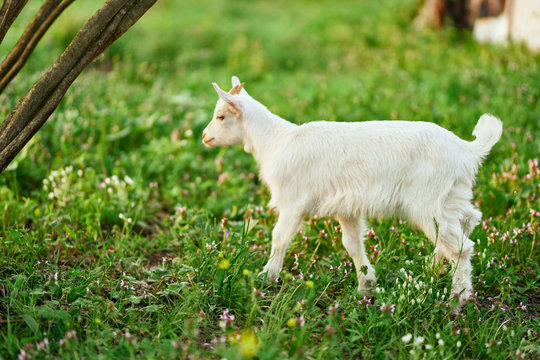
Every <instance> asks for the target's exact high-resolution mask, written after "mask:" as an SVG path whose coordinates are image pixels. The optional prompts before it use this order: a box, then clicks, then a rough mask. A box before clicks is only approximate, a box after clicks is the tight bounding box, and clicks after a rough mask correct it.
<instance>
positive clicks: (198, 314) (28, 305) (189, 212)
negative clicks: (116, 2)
mask: <svg viewBox="0 0 540 360" xmlns="http://www.w3.org/2000/svg"><path fill="white" fill-rule="evenodd" d="M99 3H100V2H98V3H96V4H92V3H91V2H89V1H87V2H75V3H74V4H73V5H71V7H70V8H69V9H68V10H67V11H66V12H65V13H64V14H63V15H62V16H61V17H60V18H59V19H58V21H57V22H56V23H55V24H54V25H53V27H52V29H51V30H50V31H49V32H48V33H47V34H46V35H45V37H44V38H43V40H42V42H41V44H40V45H39V46H38V48H37V49H36V51H35V53H34V54H33V55H32V57H31V58H30V59H29V61H28V63H27V65H26V67H25V68H24V69H23V71H22V72H21V73H20V74H19V75H18V77H17V78H16V79H15V81H14V82H13V83H12V84H11V85H10V86H9V87H8V88H7V89H6V91H5V92H4V94H2V95H0V119H4V118H5V117H6V116H7V114H8V113H9V111H10V110H11V108H12V107H13V106H14V105H15V103H16V101H17V99H18V98H20V97H21V96H22V95H23V94H24V93H25V92H26V91H27V89H28V88H29V87H30V86H31V85H32V84H33V83H34V82H35V81H36V80H37V78H38V77H39V75H40V73H41V72H42V71H43V70H44V69H45V68H46V67H47V66H49V65H50V64H51V63H52V62H53V61H54V60H55V59H56V58H57V57H58V56H59V54H60V53H61V52H62V51H63V49H64V48H65V46H66V45H67V44H68V43H69V41H70V40H71V38H72V37H73V35H74V34H75V32H76V31H77V30H78V28H79V27H80V26H82V24H83V23H84V22H85V21H86V19H87V18H88V17H89V16H90V14H91V13H92V11H93V10H95V9H96V8H97V7H99ZM417 4H418V1H416V0H407V1H400V0H385V1H368V0H363V1H354V2H353V1H342V0H338V1H327V0H324V1H317V2H313V1H295V2H291V1H283V0H276V1H235V2H228V1H224V0H212V1H210V0H200V1H194V0H191V1H172V0H168V1H166V0H161V1H159V2H158V4H157V5H155V6H154V7H153V8H152V9H151V10H150V11H149V12H148V13H147V14H146V15H145V16H144V17H143V18H142V19H141V20H140V22H138V23H137V24H136V25H135V26H134V28H132V29H131V30H130V31H129V32H128V33H126V35H125V36H123V37H122V38H121V39H120V40H119V41H118V42H116V43H115V44H113V45H112V46H111V48H110V49H108V50H107V51H106V52H105V53H104V54H103V55H102V56H100V57H99V58H98V59H97V61H96V62H95V63H94V64H92V65H91V66H90V67H89V68H88V69H87V70H86V71H84V72H83V74H82V75H81V76H80V77H79V78H78V80H77V81H76V82H75V83H74V84H73V86H72V87H71V89H70V90H69V91H68V93H67V94H66V96H65V98H64V99H63V101H62V103H61V104H60V106H59V107H58V109H57V110H56V111H55V113H54V114H53V115H52V117H51V118H50V119H49V120H48V122H47V123H46V125H45V126H44V127H43V128H42V129H41V130H40V131H39V133H38V134H37V135H36V136H35V137H34V138H33V139H32V140H31V142H30V143H29V144H28V145H27V146H26V148H25V149H24V150H23V151H22V152H21V153H20V154H19V156H18V157H17V158H16V159H15V161H14V162H13V163H12V164H11V165H10V167H9V168H8V169H7V170H6V171H4V172H3V173H2V174H1V175H0V206H1V209H2V210H1V211H0V218H1V221H0V359H15V358H19V359H27V358H62V359H81V358H86V359H94V358H102V359H111V358H148V359H154V358H181V359H206V358H208V359H221V358H227V359H241V358H250V357H256V358H258V359H289V358H294V359H336V358H341V359H348V358H354V359H358V358H367V359H370V358H376V359H386V358H391V359H393V358H398V359H424V358H426V359H455V358H474V359H478V358H493V359H508V358H539V357H540V342H539V340H538V338H539V336H538V331H539V330H538V329H539V325H540V324H539V317H538V314H539V295H538V294H539V273H540V266H539V260H540V256H539V251H538V244H537V241H538V234H539V230H538V224H539V220H540V213H539V211H540V201H539V192H540V170H539V167H538V159H539V154H540V141H539V139H540V126H539V123H540V120H539V119H540V87H539V86H538V84H540V56H539V55H533V54H531V53H530V52H528V51H527V50H526V48H525V47H524V46H523V45H521V44H512V45H509V46H506V47H497V46H489V45H480V44H477V43H475V42H474V41H473V40H472V38H471V35H470V33H469V32H467V31H460V30H456V29H454V28H452V27H447V28H444V29H440V30H425V31H421V32H418V31H416V30H414V29H413V28H412V26H411V22H412V19H413V17H414V14H415V11H416V7H417ZM30 6H31V7H33V9H35V8H36V6H39V4H31V5H30ZM29 10H32V9H29ZM31 16H32V12H31V11H26V12H25V13H23V14H22V16H21V19H19V20H18V21H17V22H16V23H15V26H14V28H13V29H12V32H10V33H8V36H7V37H6V39H5V41H4V43H3V44H2V46H1V47H0V55H4V54H6V53H7V51H8V49H9V48H10V45H11V44H13V43H14V42H15V41H16V40H17V36H18V34H20V33H21V32H22V30H23V29H24V26H25V24H26V22H27V21H28V19H30V17H31ZM232 75H238V76H239V77H240V79H241V80H242V81H245V83H246V85H245V86H246V89H247V90H248V91H249V92H250V94H251V95H253V96H254V97H255V98H257V99H258V100H260V101H261V102H262V103H264V104H265V105H267V106H268V108H269V109H270V110H271V111H273V112H275V113H277V114H279V115H280V116H282V117H284V118H286V119H288V120H290V121H292V122H294V123H297V124H300V123H304V122H307V121H312V120H318V119H326V120H331V121H364V120H373V119H407V120H418V121H430V122H434V123H437V124H439V125H441V126H443V127H445V128H447V129H449V130H451V131H453V132H454V133H455V134H457V135H458V136H460V137H462V138H463V139H466V140H472V139H473V136H472V135H471V133H472V129H473V128H474V125H475V124H476V122H477V120H478V118H479V116H480V115H481V114H483V113H486V112H488V113H492V114H495V115H496V116H498V117H500V118H501V120H502V121H503V123H504V128H505V130H504V133H503V136H502V138H501V140H500V142H499V143H498V144H496V145H495V147H494V148H493V149H492V151H491V153H490V155H489V156H488V157H487V158H486V160H485V162H484V165H483V166H482V167H481V168H480V170H479V173H478V176H477V184H476V187H475V190H474V195H475V197H474V202H475V204H477V206H478V207H479V208H480V209H481V210H482V212H483V221H482V222H481V224H480V225H479V226H478V227H477V228H476V229H475V230H474V232H473V233H472V236H471V239H472V240H474V241H475V242H476V246H475V256H474V257H473V266H474V273H473V283H474V292H475V296H474V298H473V299H471V300H470V301H468V302H467V303H466V304H465V306H464V308H463V310H462V311H461V313H460V314H458V315H456V314H454V313H453V312H452V306H453V305H454V302H455V299H453V298H452V297H451V296H449V295H450V294H449V291H450V288H451V284H450V283H451V276H452V273H451V271H450V270H449V269H448V268H447V269H446V271H445V269H442V270H443V271H438V270H437V269H433V267H432V266H430V263H431V258H432V256H431V255H432V251H433V245H432V244H431V243H429V242H428V240H427V238H426V237H425V236H424V234H423V233H422V232H420V231H418V230H416V229H414V228H412V227H411V226H409V224H408V223H407V222H405V221H401V220H400V219H386V220H382V219H369V226H370V227H371V230H372V231H370V232H369V239H368V240H367V243H366V247H367V251H368V256H369V257H370V259H371V262H372V263H373V264H374V266H375V268H376V272H377V277H378V283H377V288H376V289H375V291H374V294H373V296H372V297H369V298H363V297H362V296H359V295H358V294H357V293H356V286H357V283H356V275H355V271H354V267H353V265H352V262H351V259H350V258H349V256H348V255H347V254H346V251H345V250H344V248H343V246H342V244H341V234H340V228H339V226H338V223H337V222H336V221H335V220H333V219H326V218H311V219H306V222H305V225H304V226H303V228H302V231H301V233H300V234H298V235H297V236H296V238H295V240H294V241H293V243H292V245H291V246H290V248H289V249H288V252H287V258H286V260H285V266H284V270H283V271H282V273H281V279H280V281H279V282H263V281H262V280H261V279H260V278H258V277H257V274H258V272H259V271H260V270H261V269H262V267H263V266H264V264H265V262H266V260H267V258H268V254H269V251H270V237H271V231H272V227H273V225H274V224H275V222H276V217H277V214H276V213H275V212H274V211H272V210H271V209H269V208H268V207H267V203H268V201H269V198H270V194H269V192H268V190H267V189H266V188H265V187H264V185H263V184H262V183H261V182H260V181H259V179H258V176H257V168H256V164H255V161H254V160H253V158H252V157H251V155H249V154H246V153H244V152H243V149H242V148H241V147H231V148H219V149H208V148H205V147H204V146H202V144H201V133H202V130H203V129H204V127H205V126H206V124H207V123H208V122H209V121H210V119H211V116H212V112H213V109H214V106H215V103H216V100H217V95H216V93H215V91H214V89H213V88H212V86H211V82H213V81H215V82H217V83H218V84H220V86H222V88H229V86H230V81H231V80H230V78H231V76H232Z"/></svg>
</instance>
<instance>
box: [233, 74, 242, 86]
mask: <svg viewBox="0 0 540 360" xmlns="http://www.w3.org/2000/svg"><path fill="white" fill-rule="evenodd" d="M237 85H240V79H239V78H238V77H237V76H233V77H232V86H237Z"/></svg>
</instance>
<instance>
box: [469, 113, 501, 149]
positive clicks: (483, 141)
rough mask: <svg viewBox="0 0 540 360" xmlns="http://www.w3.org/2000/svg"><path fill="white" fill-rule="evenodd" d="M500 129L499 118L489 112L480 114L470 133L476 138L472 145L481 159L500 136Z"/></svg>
mask: <svg viewBox="0 0 540 360" xmlns="http://www.w3.org/2000/svg"><path fill="white" fill-rule="evenodd" d="M502 131H503V126H502V122H501V120H499V118H497V117H495V116H493V115H490V114H484V115H482V116H480V119H479V120H478V123H477V124H476V126H475V127H474V130H473V133H472V134H473V135H474V136H475V137H476V140H474V141H473V142H472V146H473V147H474V149H475V150H476V152H477V153H478V155H480V158H482V159H483V158H484V157H486V155H487V154H489V151H490V150H491V148H492V147H493V145H495V144H496V143H497V141H499V139H500V138H501V134H502Z"/></svg>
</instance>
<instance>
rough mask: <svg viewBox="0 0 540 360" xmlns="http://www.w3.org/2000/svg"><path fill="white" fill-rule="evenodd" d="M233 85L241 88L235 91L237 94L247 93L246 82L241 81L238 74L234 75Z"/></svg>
mask: <svg viewBox="0 0 540 360" xmlns="http://www.w3.org/2000/svg"><path fill="white" fill-rule="evenodd" d="M232 86H233V89H234V88H237V89H238V88H239V89H240V90H238V91H236V92H235V93H236V94H244V95H246V94H247V91H246V89H244V83H241V82H240V79H239V78H238V77H237V76H233V77H232Z"/></svg>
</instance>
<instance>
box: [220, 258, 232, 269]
mask: <svg viewBox="0 0 540 360" xmlns="http://www.w3.org/2000/svg"><path fill="white" fill-rule="evenodd" d="M218 266H219V268H220V269H222V270H227V269H228V268H229V266H231V262H230V261H229V259H223V260H221V261H220V262H219V264H218Z"/></svg>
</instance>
